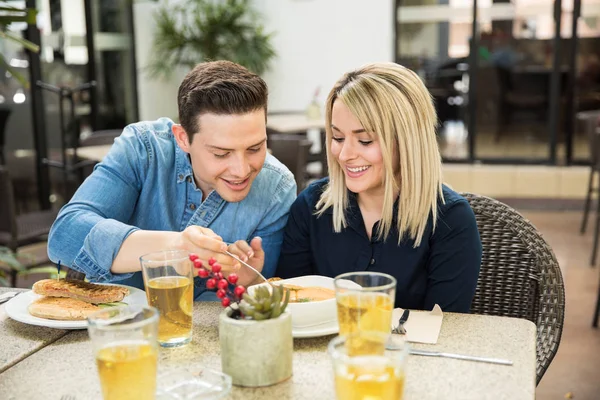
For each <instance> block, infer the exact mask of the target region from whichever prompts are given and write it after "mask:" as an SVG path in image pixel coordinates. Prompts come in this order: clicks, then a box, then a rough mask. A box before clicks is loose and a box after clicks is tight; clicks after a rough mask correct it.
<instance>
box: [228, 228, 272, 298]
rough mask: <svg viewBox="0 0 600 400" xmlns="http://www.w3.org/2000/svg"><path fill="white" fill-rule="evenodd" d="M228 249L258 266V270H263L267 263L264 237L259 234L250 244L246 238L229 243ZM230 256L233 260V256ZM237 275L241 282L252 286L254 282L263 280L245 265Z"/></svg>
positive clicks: (245, 260) (255, 266) (243, 259)
mask: <svg viewBox="0 0 600 400" xmlns="http://www.w3.org/2000/svg"><path fill="white" fill-rule="evenodd" d="M228 250H229V252H230V253H231V254H233V255H235V256H237V257H238V258H239V259H240V260H242V261H244V262H246V263H248V264H250V265H251V266H252V267H254V268H256V270H257V271H259V272H261V271H262V269H263V266H264V264H265V252H264V251H263V248H262V239H261V238H260V237H258V236H257V237H255V238H253V239H252V240H251V241H250V243H249V244H248V243H247V242H246V241H245V240H238V241H237V242H235V243H233V244H231V245H229V249H228ZM229 258H230V259H232V260H233V258H231V257H229ZM237 275H238V278H239V281H238V282H239V284H240V285H243V286H250V285H252V284H253V283H260V282H259V281H262V279H261V278H260V277H259V276H258V275H257V274H256V272H254V271H252V270H251V269H250V268H248V267H245V266H243V265H242V266H241V267H239V270H238V271H237ZM255 281H256V282H255Z"/></svg>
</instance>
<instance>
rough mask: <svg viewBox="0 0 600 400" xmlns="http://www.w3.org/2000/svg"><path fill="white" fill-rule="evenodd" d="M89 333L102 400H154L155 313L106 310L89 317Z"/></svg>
mask: <svg viewBox="0 0 600 400" xmlns="http://www.w3.org/2000/svg"><path fill="white" fill-rule="evenodd" d="M88 332H89V335H90V339H91V342H92V347H93V349H94V354H95V358H96V365H97V367H98V373H99V375H100V384H101V386H102V396H103V398H104V400H125V399H154V398H155V395H156V367H157V354H158V344H157V341H156V337H157V333H158V311H157V310H156V309H155V308H153V307H147V306H141V305H135V306H133V305H132V306H121V307H108V308H105V309H103V310H101V311H98V312H96V313H94V314H92V315H90V316H89V317H88Z"/></svg>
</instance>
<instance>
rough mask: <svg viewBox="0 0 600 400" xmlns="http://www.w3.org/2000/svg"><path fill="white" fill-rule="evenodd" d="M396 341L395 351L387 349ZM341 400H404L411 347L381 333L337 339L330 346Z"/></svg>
mask: <svg viewBox="0 0 600 400" xmlns="http://www.w3.org/2000/svg"><path fill="white" fill-rule="evenodd" d="M389 340H393V342H394V349H395V350H393V351H391V350H386V348H385V345H386V343H388V341H389ZM328 352H329V355H330V356H331V360H332V361H333V371H334V377H335V392H336V398H337V399H338V400H364V399H377V400H401V399H402V396H403V392H404V381H405V363H406V357H407V355H408V346H406V345H405V344H404V341H403V340H402V339H400V338H392V337H391V335H389V334H383V333H380V332H358V333H354V334H351V335H347V336H338V337H336V338H335V339H333V340H332V341H331V342H330V343H329V346H328Z"/></svg>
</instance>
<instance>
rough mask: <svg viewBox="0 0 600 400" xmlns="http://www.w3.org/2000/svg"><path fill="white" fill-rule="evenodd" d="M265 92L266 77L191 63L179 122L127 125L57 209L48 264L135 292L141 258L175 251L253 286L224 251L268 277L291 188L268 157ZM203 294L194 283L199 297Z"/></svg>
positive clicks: (288, 177) (227, 65) (224, 64)
mask: <svg viewBox="0 0 600 400" xmlns="http://www.w3.org/2000/svg"><path fill="white" fill-rule="evenodd" d="M267 96H268V91H267V86H266V84H265V82H264V81H263V80H262V79H261V78H260V77H259V76H257V75H255V74H253V73H251V72H250V71H248V70H247V69H245V68H244V67H242V66H240V65H237V64H234V63H232V62H228V61H215V62H207V63H202V64H199V65H198V66H196V67H195V68H194V69H193V70H192V71H191V72H190V73H189V74H188V75H187V76H186V77H185V79H184V80H183V82H182V83H181V86H180V87H179V92H178V99H177V101H178V107H179V120H180V122H181V124H175V123H173V121H171V120H169V119H167V118H161V119H159V120H157V121H154V122H139V123H136V124H132V125H129V126H127V127H126V128H125V130H124V131H123V133H122V134H121V136H120V137H119V138H117V139H116V140H115V143H114V145H113V146H112V148H111V151H110V153H109V154H108V155H107V156H106V157H105V158H104V160H103V161H102V163H100V164H98V165H97V166H96V168H95V169H94V172H93V173H92V174H91V175H90V176H89V178H88V179H86V181H85V182H84V183H83V184H82V185H81V187H80V188H79V189H78V190H77V192H76V193H75V195H74V196H73V198H72V199H71V201H70V202H69V203H68V204H67V205H65V206H64V207H63V208H62V210H61V211H60V213H59V215H58V217H57V219H56V221H55V223H54V225H53V226H52V229H51V231H50V237H49V240H48V255H49V257H50V259H51V260H52V261H54V262H58V261H59V260H60V261H61V263H62V264H63V265H67V266H69V267H70V268H72V269H74V270H77V271H80V272H83V273H85V274H86V276H87V278H88V279H90V280H91V281H97V282H108V281H123V282H121V283H124V284H128V285H132V286H136V287H140V288H143V280H142V277H141V272H139V271H140V270H141V267H140V262H139V257H140V256H142V255H144V254H147V253H150V252H154V251H158V250H162V249H183V250H186V251H189V252H190V253H196V254H197V255H198V256H199V257H200V259H201V260H204V261H205V262H206V261H207V260H208V259H209V258H210V257H214V258H215V259H216V260H217V261H218V262H219V263H220V264H221V265H222V266H223V270H224V271H226V272H232V271H235V272H237V274H238V275H239V282H240V284H249V283H251V282H252V281H254V280H255V278H256V276H255V274H254V273H253V272H251V271H250V269H249V268H246V267H240V265H239V263H237V262H236V261H235V260H234V259H233V258H231V257H230V256H228V255H226V254H223V251H225V250H227V249H228V248H229V246H231V249H232V250H233V251H235V252H236V254H238V255H239V256H241V258H242V259H243V260H244V261H247V262H248V263H249V264H251V265H253V266H256V267H258V269H259V270H260V269H261V268H260V267H261V265H263V264H264V270H263V273H264V275H267V276H272V274H273V273H274V271H275V267H276V264H277V259H278V257H279V251H280V246H281V243H282V237H283V228H284V226H285V224H286V221H287V216H288V211H289V208H290V205H291V204H292V202H293V201H294V199H295V194H296V183H295V181H294V178H293V175H292V174H291V172H290V171H289V170H288V169H287V168H286V167H285V166H283V164H281V163H280V162H279V161H277V160H276V159H275V158H274V157H273V156H271V155H267V143H266V141H267V135H266V110H267ZM236 241H237V243H236V245H235V246H233V245H232V243H234V242H236ZM247 241H250V242H249V243H247ZM228 245H229V246H228ZM205 290H206V288H205V286H204V285H203V284H202V283H201V282H196V285H195V294H194V296H195V298H196V299H197V298H198V296H200V295H201V294H202V292H204V291H205Z"/></svg>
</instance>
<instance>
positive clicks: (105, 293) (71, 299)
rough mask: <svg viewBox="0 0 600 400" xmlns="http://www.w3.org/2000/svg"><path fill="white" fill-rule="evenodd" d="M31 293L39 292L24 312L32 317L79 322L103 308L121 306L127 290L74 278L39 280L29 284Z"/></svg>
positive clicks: (121, 287)
mask: <svg viewBox="0 0 600 400" xmlns="http://www.w3.org/2000/svg"><path fill="white" fill-rule="evenodd" d="M32 290H33V293H35V294H39V295H42V296H44V297H41V298H39V299H37V300H35V301H33V302H32V303H31V304H30V305H29V307H27V311H29V314H31V315H33V316H34V317H39V318H46V319H55V320H62V321H80V320H84V319H86V318H87V317H88V316H89V315H90V314H92V313H94V312H96V311H98V310H100V309H101V308H105V307H114V306H119V305H124V304H126V303H123V302H121V300H123V299H124V298H125V296H127V295H129V289H128V288H126V287H123V286H116V285H98V284H96V283H89V282H85V281H81V280H77V279H60V280H57V279H42V280H41V281H37V282H36V283H34V284H33V288H32Z"/></svg>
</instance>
